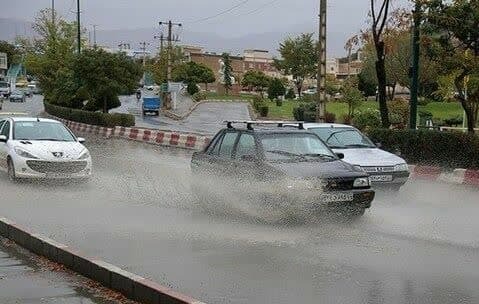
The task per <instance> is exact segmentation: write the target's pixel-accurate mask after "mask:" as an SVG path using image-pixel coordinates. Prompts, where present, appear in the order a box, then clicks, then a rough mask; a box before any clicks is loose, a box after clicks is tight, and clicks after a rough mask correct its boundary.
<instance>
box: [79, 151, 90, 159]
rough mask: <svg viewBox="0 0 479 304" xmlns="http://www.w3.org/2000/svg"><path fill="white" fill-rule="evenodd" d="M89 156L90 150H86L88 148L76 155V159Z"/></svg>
mask: <svg viewBox="0 0 479 304" xmlns="http://www.w3.org/2000/svg"><path fill="white" fill-rule="evenodd" d="M89 157H90V152H88V150H85V151H83V152H82V153H81V154H80V157H78V159H87V158H89Z"/></svg>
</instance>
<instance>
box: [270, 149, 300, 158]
mask: <svg viewBox="0 0 479 304" xmlns="http://www.w3.org/2000/svg"><path fill="white" fill-rule="evenodd" d="M266 152H269V153H273V154H279V155H285V156H293V157H302V155H301V154H296V153H292V152H288V151H283V150H268V151H266Z"/></svg>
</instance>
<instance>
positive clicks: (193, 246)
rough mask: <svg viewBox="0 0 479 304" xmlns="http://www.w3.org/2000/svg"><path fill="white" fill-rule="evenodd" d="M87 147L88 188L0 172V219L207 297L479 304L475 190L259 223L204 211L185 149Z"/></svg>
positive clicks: (422, 189) (440, 188)
mask: <svg viewBox="0 0 479 304" xmlns="http://www.w3.org/2000/svg"><path fill="white" fill-rule="evenodd" d="M87 145H88V146H89V148H90V150H91V153H92V156H93V160H94V162H95V172H94V174H95V176H94V178H93V180H92V181H91V182H89V183H87V184H63V185H56V184H55V183H29V182H24V183H19V184H12V183H10V182H9V181H8V180H7V177H6V176H5V175H4V174H0V194H1V203H0V215H1V216H5V217H7V218H10V219H13V220H15V221H17V222H18V223H20V224H23V225H26V226H28V227H31V228H32V229H34V230H35V231H38V232H42V233H44V234H46V235H48V236H49V237H52V238H54V239H56V240H58V241H60V242H64V243H66V244H68V245H71V246H73V247H75V248H78V249H80V250H82V251H83V252H85V253H86V254H88V255H91V256H96V257H101V258H103V259H105V260H106V261H108V262H112V263H114V264H116V265H118V266H120V267H123V268H125V269H127V270H129V271H132V272H135V273H137V274H140V275H143V276H146V277H149V278H152V279H153V280H155V281H157V282H159V283H161V284H164V285H167V286H170V287H172V288H173V289H175V290H178V291H181V292H183V293H186V294H188V295H191V296H194V297H196V298H198V299H200V300H203V301H205V302H207V303H275V304H282V303H284V304H286V303H305V304H309V303H311V304H312V303H405V304H406V303H408V304H409V303H431V304H433V303H434V304H436V303H479V289H478V288H477V286H479V222H478V221H477V215H478V214H479V191H478V190H476V189H472V188H467V187H463V186H453V185H447V184H438V183H430V182H425V181H413V182H410V183H409V184H407V185H406V186H405V187H404V188H403V189H402V190H401V192H400V193H398V194H396V195H390V194H385V193H380V194H379V195H378V197H377V199H376V200H375V201H374V203H373V207H372V208H371V209H370V210H369V211H368V212H367V213H366V214H365V216H364V217H363V218H362V219H360V220H359V221H357V222H354V223H349V224H348V223H341V222H337V221H330V220H327V219H321V218H320V219H318V220H313V219H312V220H311V221H310V222H308V223H305V224H303V225H293V226H280V225H262V224H255V223H253V222H251V221H247V220H244V219H240V218H238V217H235V216H234V215H233V216H224V217H222V216H210V215H208V214H205V213H204V212H203V209H202V208H200V207H198V206H197V205H196V204H195V203H194V200H193V198H192V196H191V195H190V190H189V189H190V171H189V164H188V162H189V154H188V152H185V151H182V150H171V149H165V148H157V147H154V146H149V145H146V144H145V145H143V144H138V143H132V142H125V141H120V140H111V141H98V140H95V139H91V138H90V139H89V141H88V144H87ZM235 202H236V200H235V198H234V197H231V199H230V200H229V201H228V202H227V203H228V204H233V205H234V204H235Z"/></svg>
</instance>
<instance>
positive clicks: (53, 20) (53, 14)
mask: <svg viewBox="0 0 479 304" xmlns="http://www.w3.org/2000/svg"><path fill="white" fill-rule="evenodd" d="M52 23H53V24H54V25H55V0H52Z"/></svg>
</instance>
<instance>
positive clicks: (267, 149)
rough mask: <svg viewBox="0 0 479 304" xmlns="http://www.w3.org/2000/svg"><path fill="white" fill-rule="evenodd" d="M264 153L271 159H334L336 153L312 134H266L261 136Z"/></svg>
mask: <svg viewBox="0 0 479 304" xmlns="http://www.w3.org/2000/svg"><path fill="white" fill-rule="evenodd" d="M261 143H262V145H263V150H264V154H265V157H266V159H267V160H271V161H291V160H295V161H298V160H299V161H310V160H323V161H331V160H336V159H337V157H336V155H335V154H334V153H333V152H332V151H331V150H330V149H329V148H328V147H327V146H326V145H325V144H324V143H322V142H321V141H320V140H319V138H317V137H316V136H315V135H313V134H307V133H284V134H268V135H263V136H262V138H261Z"/></svg>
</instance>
